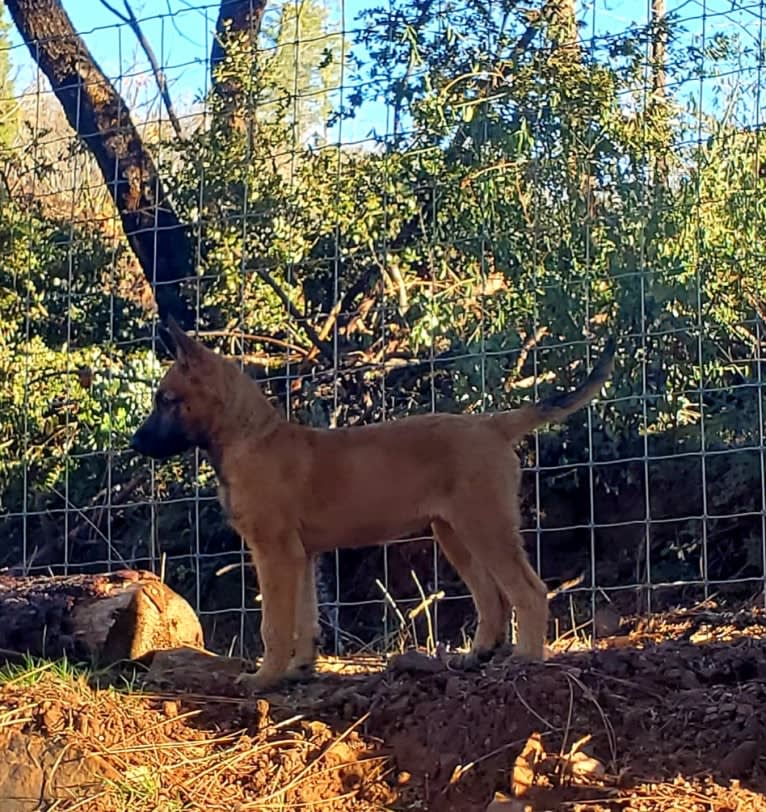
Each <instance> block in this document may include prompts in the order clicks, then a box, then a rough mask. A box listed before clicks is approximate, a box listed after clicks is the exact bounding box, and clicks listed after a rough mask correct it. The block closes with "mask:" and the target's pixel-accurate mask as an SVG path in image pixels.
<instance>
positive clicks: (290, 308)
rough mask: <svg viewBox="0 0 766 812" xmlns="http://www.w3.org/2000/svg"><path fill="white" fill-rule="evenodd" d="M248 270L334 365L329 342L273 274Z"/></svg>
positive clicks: (257, 269) (260, 270)
mask: <svg viewBox="0 0 766 812" xmlns="http://www.w3.org/2000/svg"><path fill="white" fill-rule="evenodd" d="M248 270H252V271H255V273H257V274H258V276H259V277H260V278H261V279H262V280H263V281H264V282H265V283H266V284H267V285H268V286H269V287H270V288H271V289H272V290H273V291H274V293H275V294H276V295H277V298H278V299H279V301H280V302H281V303H282V307H284V309H285V310H286V311H287V314H288V315H289V316H290V318H291V319H295V321H296V322H297V323H298V324H299V325H300V326H301V329H302V330H303V332H304V333H305V334H306V336H307V337H308V339H309V341H311V343H312V344H313V345H314V346H315V347H316V348H317V349H318V350H319V352H320V353H322V355H323V356H324V357H325V359H326V360H327V361H329V362H330V363H333V360H334V359H333V347H332V344H330V343H329V342H328V341H324V340H323V339H322V338H321V337H320V335H319V333H317V331H316V330H315V329H314V328H313V327H312V326H311V325H310V324H309V323H308V321H307V320H306V318H305V316H302V315H301V314H300V312H299V311H298V309H297V308H296V307H295V305H294V304H293V303H292V302H291V301H290V298H289V297H288V295H287V294H286V293H285V292H284V291H283V290H282V288H281V287H280V286H279V285H278V284H277V283H276V282H275V281H274V279H272V277H271V274H269V273H267V272H266V270H264V269H263V268H259V267H257V266H255V267H251V268H248Z"/></svg>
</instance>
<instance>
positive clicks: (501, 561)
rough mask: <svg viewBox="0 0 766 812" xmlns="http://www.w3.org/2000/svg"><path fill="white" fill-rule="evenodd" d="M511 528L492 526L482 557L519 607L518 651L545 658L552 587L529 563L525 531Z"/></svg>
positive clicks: (508, 595)
mask: <svg viewBox="0 0 766 812" xmlns="http://www.w3.org/2000/svg"><path fill="white" fill-rule="evenodd" d="M509 523H510V522H509ZM511 528H512V529H510V531H509V530H508V528H507V525H506V526H505V527H503V532H499V530H498V528H497V526H495V527H494V528H492V529H488V531H487V536H485V544H484V545H483V546H482V557H483V559H484V563H485V564H486V565H487V567H488V568H489V570H490V572H491V573H492V575H493V577H494V578H495V580H496V581H497V585H498V587H499V588H500V589H501V590H502V591H503V593H504V594H505V595H506V597H507V598H508V600H509V602H510V603H511V604H512V605H513V606H514V608H515V609H516V620H517V627H518V639H517V641H516V645H515V646H514V650H513V651H514V654H515V655H516V656H519V657H525V658H529V659H532V660H542V659H543V658H544V652H545V635H546V632H547V629H548V590H547V588H546V586H545V584H544V583H543V581H542V579H541V578H540V576H539V575H538V574H537V573H536V572H535V570H534V568H533V567H532V565H531V564H530V563H529V559H528V558H527V554H526V551H525V550H524V541H523V539H522V537H521V533H520V532H519V531H518V529H517V528H516V527H513V525H511ZM491 533H494V535H490V534H491ZM509 535H510V539H509V538H508V536H509ZM509 541H510V543H509Z"/></svg>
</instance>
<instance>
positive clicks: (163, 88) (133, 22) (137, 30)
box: [99, 0, 184, 141]
mask: <svg viewBox="0 0 766 812" xmlns="http://www.w3.org/2000/svg"><path fill="white" fill-rule="evenodd" d="M99 2H100V3H101V5H102V6H104V8H106V9H109V11H111V12H112V14H114V15H115V17H117V19H118V20H121V21H122V22H124V23H125V24H126V25H128V26H130V30H131V31H132V32H133V34H134V35H135V37H136V39H137V40H138V44H139V45H140V46H141V48H142V49H143V52H144V54H146V58H147V59H148V60H149V65H150V66H151V68H152V73H153V74H154V81H155V82H157V88H158V89H159V91H160V96H161V97H162V102H163V104H164V105H165V110H166V111H167V114H168V118H169V119H170V123H171V125H172V126H173V130H174V132H175V134H176V136H177V137H178V139H179V140H181V141H183V137H184V136H183V132H182V130H181V124H180V122H179V121H178V116H177V115H176V111H175V108H174V107H173V100H172V99H171V98H170V91H169V90H168V82H167V78H166V77H165V71H164V70H163V69H162V67H161V66H160V63H159V62H158V61H157V56H156V54H155V53H154V49H153V48H152V45H151V43H150V42H149V40H148V39H147V38H146V37H145V36H144V32H143V30H142V28H141V24H140V23H139V22H138V18H137V17H136V15H135V14H134V13H133V9H132V8H131V6H130V3H128V0H123V5H124V6H125V14H122V13H121V12H119V11H118V10H117V9H116V8H115V7H114V6H113V5H111V4H110V3H109V2H107V0H99Z"/></svg>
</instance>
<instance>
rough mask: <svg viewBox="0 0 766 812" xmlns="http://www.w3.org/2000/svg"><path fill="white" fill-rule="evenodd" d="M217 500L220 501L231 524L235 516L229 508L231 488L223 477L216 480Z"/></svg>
mask: <svg viewBox="0 0 766 812" xmlns="http://www.w3.org/2000/svg"><path fill="white" fill-rule="evenodd" d="M218 501H219V502H220V503H221V507H222V508H223V512H224V514H225V515H226V518H227V519H228V520H229V521H230V522H232V524H233V523H234V520H235V516H234V515H233V513H232V509H231V490H230V488H229V483H228V482H227V481H226V480H224V479H219V480H218Z"/></svg>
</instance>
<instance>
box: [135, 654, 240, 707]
mask: <svg viewBox="0 0 766 812" xmlns="http://www.w3.org/2000/svg"><path fill="white" fill-rule="evenodd" d="M142 661H143V662H144V663H147V664H149V672H148V673H147V675H146V684H147V685H148V686H150V687H153V688H158V689H160V690H168V689H172V690H174V691H185V692H191V693H195V694H207V695H209V696H238V695H240V694H241V689H240V688H239V687H238V686H237V685H236V679H237V677H238V676H239V675H240V674H241V673H242V671H243V670H244V667H245V662H244V661H243V660H241V659H239V658H238V657H221V656H218V655H217V654H212V653H211V652H209V651H204V650H202V649H196V648H189V647H183V648H175V649H169V650H160V651H154V652H151V653H150V654H149V655H147V656H145V657H143V658H142Z"/></svg>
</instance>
